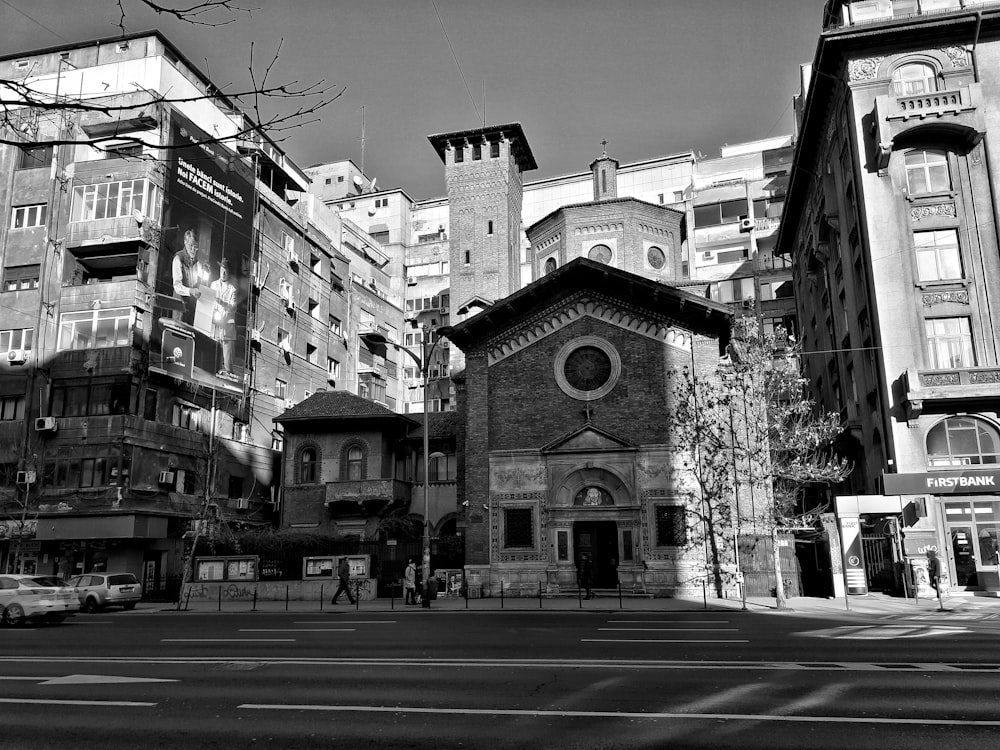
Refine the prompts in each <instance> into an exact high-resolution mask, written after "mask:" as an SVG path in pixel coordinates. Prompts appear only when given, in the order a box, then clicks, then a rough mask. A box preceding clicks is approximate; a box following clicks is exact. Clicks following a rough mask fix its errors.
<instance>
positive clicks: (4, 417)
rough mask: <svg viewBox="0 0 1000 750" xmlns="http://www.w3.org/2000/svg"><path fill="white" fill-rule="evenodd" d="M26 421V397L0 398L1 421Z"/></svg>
mask: <svg viewBox="0 0 1000 750" xmlns="http://www.w3.org/2000/svg"><path fill="white" fill-rule="evenodd" d="M22 419H24V396H3V397H0V421H3V422H11V421H14V420H18V421H19V420H22Z"/></svg>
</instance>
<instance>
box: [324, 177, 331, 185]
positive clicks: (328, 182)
mask: <svg viewBox="0 0 1000 750" xmlns="http://www.w3.org/2000/svg"><path fill="white" fill-rule="evenodd" d="M332 183H333V178H331V177H327V178H326V179H325V180H324V181H323V184H324V185H330V184H332Z"/></svg>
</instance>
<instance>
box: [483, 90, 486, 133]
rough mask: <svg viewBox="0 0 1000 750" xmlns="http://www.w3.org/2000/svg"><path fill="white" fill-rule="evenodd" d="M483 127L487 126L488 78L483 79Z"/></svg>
mask: <svg viewBox="0 0 1000 750" xmlns="http://www.w3.org/2000/svg"><path fill="white" fill-rule="evenodd" d="M483 128H484V129H485V128H486V79H485V78H484V79H483Z"/></svg>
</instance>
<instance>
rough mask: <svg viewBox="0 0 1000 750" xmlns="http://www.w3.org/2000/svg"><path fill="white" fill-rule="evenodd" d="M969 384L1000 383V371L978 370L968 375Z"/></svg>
mask: <svg viewBox="0 0 1000 750" xmlns="http://www.w3.org/2000/svg"><path fill="white" fill-rule="evenodd" d="M969 382H970V383H1000V370H979V371H977V372H971V373H969Z"/></svg>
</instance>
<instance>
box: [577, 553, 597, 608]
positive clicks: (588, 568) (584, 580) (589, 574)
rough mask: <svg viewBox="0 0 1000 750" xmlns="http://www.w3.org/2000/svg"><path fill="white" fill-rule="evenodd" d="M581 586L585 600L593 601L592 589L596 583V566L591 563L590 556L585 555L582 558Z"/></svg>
mask: <svg viewBox="0 0 1000 750" xmlns="http://www.w3.org/2000/svg"><path fill="white" fill-rule="evenodd" d="M578 576H579V579H580V580H579V586H580V588H582V589H583V591H584V594H585V596H584V597H583V598H584V599H593V598H594V592H593V590H592V589H591V586H592V585H593V581H594V566H593V565H592V564H591V562H590V555H587V554H584V555H583V557H581V558H580V572H579V574H578Z"/></svg>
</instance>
